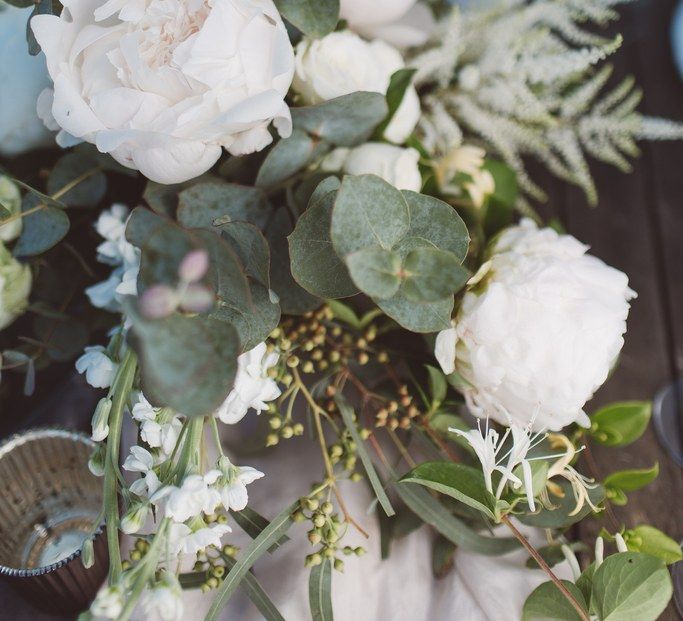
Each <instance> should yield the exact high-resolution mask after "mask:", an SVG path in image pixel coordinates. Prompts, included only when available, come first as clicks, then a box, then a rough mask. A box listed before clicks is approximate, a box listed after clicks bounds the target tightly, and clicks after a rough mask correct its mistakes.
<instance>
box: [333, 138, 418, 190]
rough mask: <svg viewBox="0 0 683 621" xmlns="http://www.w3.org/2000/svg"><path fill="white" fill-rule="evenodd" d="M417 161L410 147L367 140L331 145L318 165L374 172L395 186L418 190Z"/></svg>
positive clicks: (353, 173) (335, 168)
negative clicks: (352, 144)
mask: <svg viewBox="0 0 683 621" xmlns="http://www.w3.org/2000/svg"><path fill="white" fill-rule="evenodd" d="M419 161H420V154H419V152H418V151H417V150H415V149H413V148H409V149H404V148H402V147H397V146H395V145H391V144H386V143H383V142H367V143H365V144H362V145H360V146H359V147H355V148H353V149H343V148H339V149H335V150H334V151H332V152H331V153H330V154H329V155H327V156H326V157H325V158H324V160H323V162H322V164H321V167H322V168H323V169H324V170H329V171H341V172H345V173H347V174H349V175H377V176H378V177H381V178H382V179H384V180H385V181H387V182H388V183H391V184H392V185H393V186H395V187H397V188H398V189H399V190H412V191H413V192H419V191H420V190H421V189H422V175H421V174H420V169H419V167H418V162H419Z"/></svg>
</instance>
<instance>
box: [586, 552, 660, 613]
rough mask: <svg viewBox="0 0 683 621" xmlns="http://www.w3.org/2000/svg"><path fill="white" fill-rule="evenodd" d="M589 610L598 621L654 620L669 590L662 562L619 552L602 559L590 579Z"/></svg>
mask: <svg viewBox="0 0 683 621" xmlns="http://www.w3.org/2000/svg"><path fill="white" fill-rule="evenodd" d="M592 587H593V588H592V592H591V600H590V606H591V611H592V612H594V613H595V614H597V615H598V618H599V619H601V621H654V620H655V619H657V618H658V617H659V615H660V614H661V613H662V612H663V611H664V609H665V608H666V606H667V604H668V603H669V599H671V594H672V592H673V589H672V585H671V577H670V576H669V571H668V570H667V568H666V563H665V562H664V561H663V560H661V559H658V558H656V557H654V556H651V555H649V554H639V553H636V552H622V553H620V554H615V555H613V556H610V557H608V558H606V559H605V561H604V562H603V563H602V564H601V565H600V567H598V568H597V569H596V570H595V573H594V574H593V580H592Z"/></svg>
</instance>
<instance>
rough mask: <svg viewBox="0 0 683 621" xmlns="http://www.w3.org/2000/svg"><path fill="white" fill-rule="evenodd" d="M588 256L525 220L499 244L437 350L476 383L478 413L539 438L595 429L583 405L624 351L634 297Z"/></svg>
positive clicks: (471, 394) (448, 368) (445, 364)
mask: <svg viewBox="0 0 683 621" xmlns="http://www.w3.org/2000/svg"><path fill="white" fill-rule="evenodd" d="M587 250H588V248H587V246H584V245H583V244H581V243H580V242H579V241H577V240H576V239H575V238H574V237H571V236H570V235H558V234H557V233H556V232H555V231H554V230H552V229H549V228H545V229H538V228H537V227H536V225H535V224H534V223H533V222H532V221H531V220H528V219H527V220H523V221H522V223H521V224H520V226H516V227H512V228H510V229H508V230H506V231H505V232H504V233H503V234H502V235H501V236H500V237H499V238H498V240H497V241H496V243H495V244H494V246H493V248H492V255H491V258H490V260H489V261H488V262H487V263H486V264H485V265H484V266H482V269H481V270H480V272H479V273H478V274H477V275H475V277H474V278H473V279H472V280H471V281H470V286H469V289H468V291H467V292H466V294H465V296H464V299H463V302H462V306H461V308H460V311H459V313H458V316H457V317H456V320H455V327H454V328H451V329H449V330H445V331H443V332H441V333H439V336H438V337H437V343H436V350H435V354H436V357H437V359H438V361H439V363H440V364H441V366H442V368H443V370H444V372H445V373H452V372H453V371H457V372H458V373H459V375H460V376H461V377H462V378H463V379H464V380H465V382H467V384H468V385H469V387H468V388H465V389H464V393H465V397H466V399H467V402H468V404H469V406H470V409H471V410H472V412H473V413H474V414H476V415H477V416H481V417H485V416H490V417H491V418H493V419H495V420H497V421H498V422H500V423H503V424H510V423H511V422H514V423H516V424H518V425H526V424H527V423H529V422H531V423H532V426H533V428H534V429H536V430H543V429H548V430H551V431H558V430H560V429H562V428H563V427H565V426H567V425H569V424H571V423H575V422H576V423H579V424H580V425H584V426H587V425H588V424H589V419H588V417H587V416H586V414H585V412H584V411H583V406H584V404H585V403H586V401H588V400H589V399H590V398H591V397H592V396H593V393H594V392H595V391H596V390H597V389H598V388H599V387H600V386H601V385H602V384H603V383H604V382H605V380H606V379H607V376H608V374H609V372H610V370H611V368H612V366H613V365H614V363H615V361H616V359H617V356H618V355H619V352H620V351H621V348H622V346H623V343H624V339H623V334H624V333H625V332H626V318H627V316H628V312H629V300H630V299H632V298H634V297H635V293H634V292H633V291H632V290H631V289H629V287H628V278H627V276H626V275H625V274H624V273H622V272H620V271H619V270H616V269H614V268H611V267H609V266H607V265H606V264H605V263H603V262H602V261H601V260H599V259H597V258H596V257H593V256H591V255H588V254H586V251H587Z"/></svg>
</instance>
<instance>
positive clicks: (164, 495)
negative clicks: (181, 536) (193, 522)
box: [152, 470, 221, 522]
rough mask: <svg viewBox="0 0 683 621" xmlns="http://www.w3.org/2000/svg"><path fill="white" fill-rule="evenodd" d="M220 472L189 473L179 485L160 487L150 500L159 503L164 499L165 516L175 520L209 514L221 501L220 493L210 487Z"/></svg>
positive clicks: (180, 520)
mask: <svg viewBox="0 0 683 621" xmlns="http://www.w3.org/2000/svg"><path fill="white" fill-rule="evenodd" d="M220 474H221V473H220V472H219V471H218V470H210V471H209V472H207V473H206V474H205V475H201V474H191V475H189V476H187V477H185V479H184V480H183V482H182V485H181V486H180V487H176V486H168V487H164V488H162V489H160V490H159V491H158V492H157V493H156V494H155V495H154V496H153V497H152V502H154V503H159V501H160V500H162V499H165V500H166V503H165V511H166V517H169V518H171V519H172V520H174V521H175V522H185V521H186V520H189V519H190V518H193V517H197V516H200V515H201V514H202V513H206V514H211V513H213V512H214V510H215V509H216V507H217V506H218V505H219V504H220V502H221V495H220V494H219V493H218V491H217V490H215V489H213V488H212V487H211V485H213V484H214V483H215V482H216V481H217V480H218V477H219V476H220Z"/></svg>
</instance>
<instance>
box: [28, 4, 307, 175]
mask: <svg viewBox="0 0 683 621" xmlns="http://www.w3.org/2000/svg"><path fill="white" fill-rule="evenodd" d="M35 17H37V18H39V19H32V20H31V27H32V28H33V32H34V34H35V36H36V39H37V40H38V42H39V44H40V46H41V47H42V49H43V52H44V53H45V56H46V58H47V68H48V71H49V73H50V77H51V78H52V80H53V82H54V91H52V90H49V89H48V90H47V91H45V92H44V93H43V94H42V95H41V97H40V98H39V101H38V112H39V115H40V116H41V118H43V119H44V121H45V122H46V123H47V124H49V125H50V126H53V127H54V126H55V125H56V126H59V127H61V131H60V133H59V135H58V143H60V144H62V145H65V144H73V143H74V142H77V141H87V142H91V143H93V144H95V145H96V146H97V148H98V150H99V151H100V152H102V153H109V154H110V155H111V156H112V157H113V158H114V159H115V160H116V161H118V162H119V163H121V164H122V165H124V166H127V167H129V168H133V169H136V170H139V171H140V172H141V173H142V174H143V175H145V176H146V177H148V178H150V179H152V180H153V181H156V182H158V183H165V184H169V183H181V182H183V181H187V180H188V179H192V178H194V177H197V176H199V175H201V174H202V173H204V172H206V171H207V170H209V168H211V167H212V166H213V165H214V164H215V163H216V161H217V160H218V159H219V158H220V156H221V153H222V152H223V148H225V149H227V150H228V151H229V152H230V153H231V154H232V155H244V154H247V153H253V152H255V151H260V150H262V149H263V148H265V147H266V146H267V145H269V144H270V143H271V142H272V136H271V133H270V131H269V126H270V125H271V123H272V124H273V125H274V126H275V128H276V130H277V131H278V133H279V134H280V135H281V136H282V137H287V136H289V135H290V134H291V131H292V121H291V115H290V112H289V107H288V106H287V104H286V102H285V96H286V95H287V93H288V91H289V86H290V84H291V81H292V74H293V72H294V54H293V50H292V45H291V43H290V41H289V36H288V34H287V29H286V28H285V25H284V23H283V21H282V19H281V17H280V14H279V13H278V11H277V9H276V7H275V4H274V3H273V1H272V0H221V1H220V2H217V1H215V0H193V1H190V2H187V1H185V0H148V1H141V0H135V1H128V2H126V1H124V0H109V1H107V2H104V3H102V2H95V3H93V2H89V1H88V0H70V1H69V2H68V3H67V4H66V6H65V8H64V10H63V11H62V13H61V16H59V17H57V16H54V15H37V16H35Z"/></svg>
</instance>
